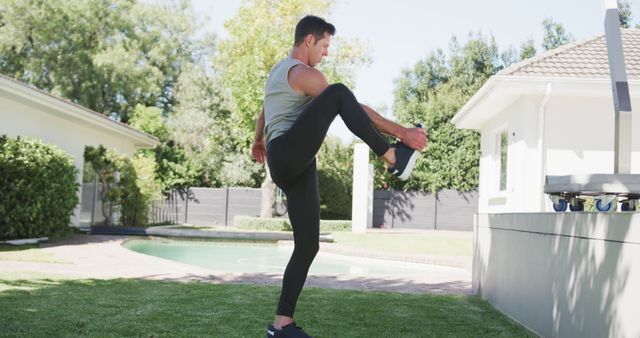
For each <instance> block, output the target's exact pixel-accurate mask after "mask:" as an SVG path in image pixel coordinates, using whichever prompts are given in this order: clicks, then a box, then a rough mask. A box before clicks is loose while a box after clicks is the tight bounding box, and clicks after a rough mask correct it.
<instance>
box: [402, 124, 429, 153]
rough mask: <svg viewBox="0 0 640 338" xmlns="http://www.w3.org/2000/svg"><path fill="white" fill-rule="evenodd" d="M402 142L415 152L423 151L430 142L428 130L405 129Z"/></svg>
mask: <svg viewBox="0 0 640 338" xmlns="http://www.w3.org/2000/svg"><path fill="white" fill-rule="evenodd" d="M400 141H402V143H404V144H406V145H408V146H409V147H411V148H413V149H415V150H418V151H423V150H424V148H425V147H426V146H427V142H428V141H429V139H428V138H427V130H426V129H424V128H405V130H404V133H403V135H402V137H400Z"/></svg>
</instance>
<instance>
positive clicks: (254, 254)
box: [123, 239, 464, 276]
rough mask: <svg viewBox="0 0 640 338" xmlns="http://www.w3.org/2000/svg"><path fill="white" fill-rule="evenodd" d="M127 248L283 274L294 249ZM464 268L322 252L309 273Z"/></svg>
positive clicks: (185, 244)
mask: <svg viewBox="0 0 640 338" xmlns="http://www.w3.org/2000/svg"><path fill="white" fill-rule="evenodd" d="M123 245H124V247H126V248H128V249H130V250H133V251H136V252H139V253H143V254H148V255H152V256H157V257H161V258H165V259H170V260H173V261H177V262H181V263H186V264H190V265H194V266H198V267H203V268H208V269H212V270H216V271H224V272H242V273H282V272H283V271H284V269H285V267H286V265H287V262H288V261H289V258H290V257H291V252H292V251H293V247H292V246H279V245H276V244H257V243H241V242H205V241H175V240H164V239H160V240H158V239H152V240H141V239H134V240H129V241H126V242H125V243H124V244H123ZM452 270H460V273H461V274H464V272H463V271H462V270H461V269H457V268H452V267H445V266H438V265H430V264H419V263H408V262H398V261H388V260H380V259H370V258H360V257H352V256H345V255H336V254H330V253H325V252H319V253H318V255H317V256H316V258H315V260H314V261H313V264H312V265H311V268H310V270H309V273H311V274H358V275H385V276H399V275H411V276H415V275H433V274H437V273H440V272H444V271H446V272H447V273H449V274H450V273H451V272H452Z"/></svg>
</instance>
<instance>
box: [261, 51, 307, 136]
mask: <svg viewBox="0 0 640 338" xmlns="http://www.w3.org/2000/svg"><path fill="white" fill-rule="evenodd" d="M298 64H303V62H302V61H300V60H298V59H294V58H291V57H287V58H286V59H284V60H282V61H280V62H279V63H278V64H276V65H275V66H274V67H273V69H271V73H269V77H268V78H267V83H266V85H265V89H264V118H265V125H264V134H265V138H266V140H267V143H269V141H271V140H273V139H274V138H276V137H278V136H280V135H282V134H284V133H285V132H286V131H287V130H289V128H291V126H292V125H293V123H294V122H295V121H296V119H297V118H298V116H299V115H300V113H301V112H302V110H303V109H304V107H306V106H307V104H308V103H309V101H311V96H305V95H301V94H299V93H297V92H296V91H294V90H293V89H292V88H291V86H290V85H289V70H290V69H291V68H292V67H293V66H295V65H298Z"/></svg>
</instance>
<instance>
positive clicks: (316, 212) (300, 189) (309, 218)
mask: <svg viewBox="0 0 640 338" xmlns="http://www.w3.org/2000/svg"><path fill="white" fill-rule="evenodd" d="M285 193H286V194H287V203H288V209H289V220H290V221H291V226H292V227H293V239H294V243H295V247H294V250H293V254H292V255H291V259H290V260H289V264H288V265H287V268H286V270H285V272H284V278H283V280H282V293H281V294H280V302H279V303H278V310H277V314H278V315H280V316H287V317H293V313H294V312H295V307H296V303H297V301H298V296H299V295H300V292H301V291H302V287H303V286H304V282H305V280H306V278H307V273H308V271H309V267H310V266H311V263H312V262H313V259H314V257H315V256H316V253H317V252H318V249H319V243H318V242H319V237H320V194H319V191H318V173H317V169H316V162H315V160H314V161H313V162H312V163H311V164H310V165H309V166H308V167H307V169H305V170H304V172H303V173H302V174H301V175H300V176H299V177H298V178H297V179H296V180H295V182H294V183H293V184H292V185H291V186H290V187H288V188H287V189H286V190H285Z"/></svg>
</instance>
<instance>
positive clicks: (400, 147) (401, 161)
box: [387, 123, 423, 181]
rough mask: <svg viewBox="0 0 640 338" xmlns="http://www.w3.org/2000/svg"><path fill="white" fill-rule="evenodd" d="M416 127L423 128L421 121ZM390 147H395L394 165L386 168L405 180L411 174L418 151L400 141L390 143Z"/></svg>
mask: <svg viewBox="0 0 640 338" xmlns="http://www.w3.org/2000/svg"><path fill="white" fill-rule="evenodd" d="M416 127H418V128H423V126H422V123H418V124H417V125H416ZM391 147H393V148H396V165H395V166H393V167H390V168H388V169H387V170H388V171H389V172H390V173H392V174H394V175H396V176H398V178H399V179H401V180H403V181H406V180H407V179H408V178H409V176H411V172H412V171H413V167H414V166H415V165H416V160H417V159H418V155H420V152H419V151H417V150H414V149H412V148H409V146H408V145H406V144H404V143H402V142H400V141H398V142H396V143H394V144H392V145H391Z"/></svg>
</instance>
